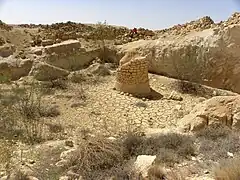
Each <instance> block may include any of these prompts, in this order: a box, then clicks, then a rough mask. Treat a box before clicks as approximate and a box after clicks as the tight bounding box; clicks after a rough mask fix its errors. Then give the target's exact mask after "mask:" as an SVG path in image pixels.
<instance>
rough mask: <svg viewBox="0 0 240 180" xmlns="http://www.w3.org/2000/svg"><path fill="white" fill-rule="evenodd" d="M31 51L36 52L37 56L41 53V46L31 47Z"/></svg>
mask: <svg viewBox="0 0 240 180" xmlns="http://www.w3.org/2000/svg"><path fill="white" fill-rule="evenodd" d="M31 53H33V54H36V55H38V56H41V55H42V54H43V49H42V48H41V47H40V48H39V47H37V48H35V47H33V48H32V49H31Z"/></svg>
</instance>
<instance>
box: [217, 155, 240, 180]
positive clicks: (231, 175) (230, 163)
mask: <svg viewBox="0 0 240 180" xmlns="http://www.w3.org/2000/svg"><path fill="white" fill-rule="evenodd" d="M214 176H215V179H216V180H239V178H240V158H239V157H238V158H234V159H228V160H224V161H222V162H220V165H219V166H218V167H216V168H215V169H214Z"/></svg>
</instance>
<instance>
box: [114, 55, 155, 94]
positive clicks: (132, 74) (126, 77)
mask: <svg viewBox="0 0 240 180" xmlns="http://www.w3.org/2000/svg"><path fill="white" fill-rule="evenodd" d="M115 88H116V90H118V91H121V92H126V93H131V94H134V95H141V96H148V95H149V94H150V92H151V89H150V85H149V77H148V59H147V58H146V57H132V56H131V53H130V54H127V55H126V56H124V57H123V58H122V59H121V60H120V66H119V68H118V70H117V74H116V83H115Z"/></svg>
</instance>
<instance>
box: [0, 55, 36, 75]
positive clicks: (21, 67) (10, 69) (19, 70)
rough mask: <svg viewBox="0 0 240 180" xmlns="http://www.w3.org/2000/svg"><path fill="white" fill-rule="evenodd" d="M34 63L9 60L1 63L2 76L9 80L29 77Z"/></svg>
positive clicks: (27, 60) (0, 71)
mask: <svg viewBox="0 0 240 180" xmlns="http://www.w3.org/2000/svg"><path fill="white" fill-rule="evenodd" d="M32 64H33V61H32V60H29V59H25V60H20V59H11V60H10V59H8V60H3V61H0V74H1V75H2V76H4V77H7V78H8V79H9V80H18V79H20V78H21V77H24V76H27V75H28V73H29V72H30V70H31V68H32Z"/></svg>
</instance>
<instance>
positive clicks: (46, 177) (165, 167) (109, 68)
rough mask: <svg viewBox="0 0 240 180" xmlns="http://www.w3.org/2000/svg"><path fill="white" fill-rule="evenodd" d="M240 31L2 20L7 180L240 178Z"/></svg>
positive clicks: (232, 21)
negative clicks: (135, 29) (134, 30)
mask: <svg viewBox="0 0 240 180" xmlns="http://www.w3.org/2000/svg"><path fill="white" fill-rule="evenodd" d="M239 32H240V14H239V13H234V14H233V15H232V16H231V17H230V18H229V19H228V20H226V21H222V22H220V23H214V21H213V20H212V19H211V18H210V17H207V16H206V17H203V18H201V19H199V20H195V21H191V22H188V23H186V24H183V25H176V26H173V27H171V28H169V29H164V30H158V31H152V30H148V29H144V28H139V29H138V33H137V34H134V35H131V34H130V29H128V28H125V27H115V26H110V25H108V24H106V23H98V24H96V25H90V24H88V25H87V24H81V23H74V22H66V23H56V24H52V25H33V24H30V25H25V24H24V25H7V24H5V23H4V22H0V83H1V84H0V112H1V113H0V121H1V122H0V126H1V128H0V144H1V146H0V162H1V163H0V179H1V180H2V179H3V180H4V179H5V180H7V179H11V180H27V179H28V180H95V179H98V180H101V179H102V180H141V179H142V180H163V179H167V180H185V179H186V180H190V179H191V180H197V179H199V180H203V179H204V180H213V179H216V180H237V179H239V177H240V169H239V165H240V157H239V155H240V154H239V148H240V132H239V129H240V95H239V93H240V81H239V78H240V54H239V52H240V51H239V50H240V49H239V47H240V39H239V37H240V33H239Z"/></svg>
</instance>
